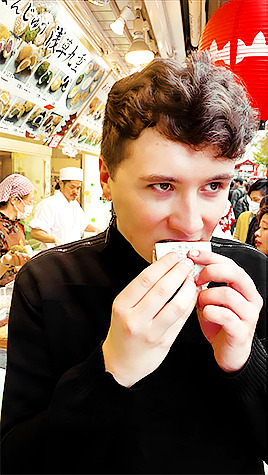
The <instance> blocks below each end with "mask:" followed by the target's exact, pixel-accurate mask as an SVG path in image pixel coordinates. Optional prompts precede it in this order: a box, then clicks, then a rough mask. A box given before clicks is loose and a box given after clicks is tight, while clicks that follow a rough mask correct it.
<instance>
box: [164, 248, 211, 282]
mask: <svg viewBox="0 0 268 475" xmlns="http://www.w3.org/2000/svg"><path fill="white" fill-rule="evenodd" d="M192 249H197V250H199V251H209V252H211V242H210V241H196V242H193V241H191V242H181V241H168V242H157V243H156V244H155V259H156V260H158V259H160V258H161V257H163V256H164V255H165V254H167V253H168V252H177V254H179V256H180V257H181V258H185V257H187V252H188V251H190V250H192ZM203 267H204V266H201V265H197V264H195V266H194V269H193V270H192V272H191V273H190V275H192V276H193V277H195V276H196V275H197V274H199V272H200V271H201V270H202V269H203Z"/></svg>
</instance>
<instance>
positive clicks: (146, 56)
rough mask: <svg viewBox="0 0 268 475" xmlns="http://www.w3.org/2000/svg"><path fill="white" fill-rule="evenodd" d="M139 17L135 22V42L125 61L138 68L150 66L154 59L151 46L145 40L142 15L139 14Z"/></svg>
mask: <svg viewBox="0 0 268 475" xmlns="http://www.w3.org/2000/svg"><path fill="white" fill-rule="evenodd" d="M137 15H138V16H137V17H136V18H135V20H134V25H133V26H134V35H133V42H132V45H131V46H130V48H129V50H128V52H127V53H126V54H125V60H126V62H127V63H130V64H133V65H134V66H136V67H138V66H140V65H142V64H148V63H150V62H151V61H152V60H153V59H154V53H153V51H151V50H150V48H149V46H148V45H147V43H146V42H145V40H144V36H143V19H142V17H141V13H140V12H138V13H137Z"/></svg>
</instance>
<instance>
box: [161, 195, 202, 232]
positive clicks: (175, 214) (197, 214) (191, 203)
mask: <svg viewBox="0 0 268 475" xmlns="http://www.w3.org/2000/svg"><path fill="white" fill-rule="evenodd" d="M169 226H170V228H172V229H174V230H176V231H180V233H181V234H183V235H185V237H187V236H188V237H194V236H195V235H198V233H200V231H202V229H203V226H204V225H203V219H202V214H201V210H200V206H199V204H198V203H197V201H196V200H178V202H177V203H176V204H175V203H174V204H173V206H172V209H171V210H170V215H169Z"/></svg>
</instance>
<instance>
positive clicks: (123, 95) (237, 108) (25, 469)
mask: <svg viewBox="0 0 268 475" xmlns="http://www.w3.org/2000/svg"><path fill="white" fill-rule="evenodd" d="M255 125H256V121H255V119H254V112H253V110H252V109H251V107H250V106H249V103H248V100H247V97H246V95H245V92H244V91H243V88H242V86H241V85H240V84H239V82H238V80H237V79H236V78H234V77H233V75H232V73H231V72H230V71H228V70H227V69H224V68H221V67H216V66H215V65H213V64H212V63H211V62H210V60H209V56H208V54H207V53H202V54H200V55H195V56H193V57H192V59H188V60H187V62H186V65H184V66H181V65H179V64H178V63H176V62H173V61H170V60H163V59H157V60H155V61H153V62H152V63H151V64H150V65H148V66H147V67H146V68H145V69H144V70H143V71H142V72H139V73H136V74H134V75H133V76H130V77H127V78H124V79H122V80H120V81H118V82H117V83H116V84H115V85H114V86H113V88H112V90H111V92H110V94H109V97H108V102H107V105H106V112H105V119H104V126H103V140H102V157H101V158H100V179H101V184H102V188H103V193H104V195H105V196H106V198H107V199H112V201H113V207H114V212H115V218H114V219H113V221H112V223H111V225H110V227H109V229H108V230H107V232H105V233H103V234H100V235H98V236H96V237H93V238H91V239H88V240H83V241H82V242H81V243H75V244H73V245H72V244H69V245H65V246H60V247H59V248H57V249H55V250H50V251H47V252H45V253H41V254H40V255H39V256H37V257H36V258H34V259H33V260H32V261H31V262H30V263H29V264H26V266H24V268H23V270H22V271H21V272H20V274H19V275H18V278H17V279H16V284H15V289H14V299H13V304H12V310H11V317H10V330H9V349H8V365H7V378H6V387H5V394H4V400H3V411H2V422H3V430H2V435H3V437H4V440H3V445H2V460H3V467H2V468H3V473H27V474H29V473H54V474H56V473H57V474H58V473H61V474H65V473H73V474H74V473H75V474H82V473H83V474H85V473H87V474H91V473H92V474H93V473H94V474H96V473H102V474H104V473H105V474H108V473H109V474H110V473H114V474H119V473H133V474H138V473H139V474H145V473H147V474H154V473H161V474H166V473H170V474H174V473H176V474H214V475H215V474H227V473H229V474H245V473H248V474H252V473H254V474H257V473H258V474H261V473H263V463H262V459H263V458H264V457H265V440H264V436H265V420H266V419H265V416H264V412H265V407H266V401H265V395H264V393H265V381H266V379H265V368H266V366H265V358H266V352H265V349H264V346H263V345H264V338H265V330H264V319H265V307H264V306H263V299H262V296H263V295H264V290H265V259H266V258H265V256H264V255H263V254H262V253H260V252H259V251H258V250H257V249H254V248H250V247H248V246H245V245H243V244H240V243H233V242H232V241H228V240H221V239H219V238H213V239H212V241H211V242H212V251H213V252H207V251H198V250H197V249H194V250H193V251H191V253H188V257H187V258H183V259H180V258H179V256H178V255H177V254H176V253H174V252H173V253H168V254H167V255H165V256H164V257H163V258H161V259H159V260H157V261H155V262H153V263H151V262H152V252H153V249H154V247H155V244H156V243H157V242H158V241H186V242H188V241H209V240H210V239H211V235H212V232H213V229H214V228H215V226H216V224H217V222H218V220H219V218H220V217H221V215H222V212H223V209H224V207H225V203H226V200H227V197H228V189H229V183H230V181H231V178H232V175H233V172H234V166H235V157H237V156H240V154H242V153H243V151H244V148H245V145H246V144H247V142H248V141H249V140H250V139H251V137H252V135H253V131H254V127H255ZM195 264H201V265H203V266H204V267H203V269H202V270H201V272H200V273H199V274H198V275H197V276H196V277H195V278H192V277H191V275H190V274H191V271H192V270H193V267H194V265H195ZM206 284H208V288H207V287H206Z"/></svg>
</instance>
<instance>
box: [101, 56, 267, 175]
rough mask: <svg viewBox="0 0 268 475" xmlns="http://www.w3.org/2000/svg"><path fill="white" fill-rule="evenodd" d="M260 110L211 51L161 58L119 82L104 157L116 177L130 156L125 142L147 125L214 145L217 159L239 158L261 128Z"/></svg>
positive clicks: (198, 144)
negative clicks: (178, 59)
mask: <svg viewBox="0 0 268 475" xmlns="http://www.w3.org/2000/svg"><path fill="white" fill-rule="evenodd" d="M258 122H259V118H258V114H257V112H256V111H255V110H254V109H253V107H252V106H251V104H250V100H249V98H248V96H247V93H246V91H245V89H244V87H243V85H242V83H241V81H240V80H239V79H238V78H237V77H236V76H235V75H234V73H232V71H230V70H229V69H227V68H225V67H222V66H216V65H215V63H214V62H213V61H212V59H211V56H210V54H209V53H208V52H207V51H204V52H201V53H194V54H193V55H192V56H191V57H189V58H187V59H186V61H185V63H184V64H180V63H178V62H176V61H174V60H170V59H162V58H157V59H155V60H154V61H152V62H151V63H150V64H149V65H148V66H147V67H146V68H144V69H143V70H142V71H141V72H137V73H134V74H133V75H130V76H128V77H125V78H123V79H120V80H119V81H117V82H116V83H115V84H114V85H113V87H112V89H111V91H110V93H109V95H108V100H107V104H106V108H105V116H104V122H103V133H102V143H101V155H102V156H103V158H104V161H105V163H106V165H107V167H108V170H109V172H110V174H111V176H113V175H114V173H115V170H116V168H117V166H118V165H119V163H120V162H121V161H122V160H124V159H125V158H126V156H125V154H124V146H125V144H126V142H127V141H128V140H134V139H136V138H138V137H139V135H140V133H141V132H142V130H144V129H145V128H147V127H156V128H157V130H158V131H159V132H160V133H161V134H163V135H164V136H165V137H167V138H168V139H169V140H173V141H178V142H181V143H183V144H186V145H188V146H190V147H192V148H194V149H195V150H201V149H202V148H204V147H206V146H208V145H211V146H213V147H214V148H215V157H226V158H229V159H232V160H234V159H236V158H237V157H239V156H241V155H242V154H243V153H244V150H245V146H246V145H247V144H248V143H249V142H250V140H251V139H252V137H253V135H254V132H255V131H256V129H257V127H258Z"/></svg>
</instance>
